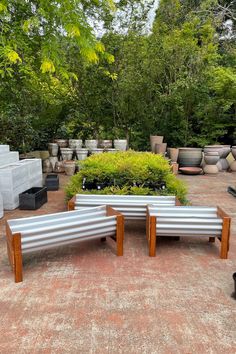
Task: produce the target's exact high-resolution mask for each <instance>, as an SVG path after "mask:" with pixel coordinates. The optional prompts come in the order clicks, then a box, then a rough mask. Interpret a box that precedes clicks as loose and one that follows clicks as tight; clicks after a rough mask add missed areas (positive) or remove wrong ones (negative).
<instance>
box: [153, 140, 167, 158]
mask: <svg viewBox="0 0 236 354" xmlns="http://www.w3.org/2000/svg"><path fill="white" fill-rule="evenodd" d="M166 147H167V143H162V144H156V145H155V153H156V154H162V155H163V156H165V153H166Z"/></svg>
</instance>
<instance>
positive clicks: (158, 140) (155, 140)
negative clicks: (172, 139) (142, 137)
mask: <svg viewBox="0 0 236 354" xmlns="http://www.w3.org/2000/svg"><path fill="white" fill-rule="evenodd" d="M163 139H164V137H163V136H161V135H150V144H151V150H152V152H155V151H156V144H162V143H163Z"/></svg>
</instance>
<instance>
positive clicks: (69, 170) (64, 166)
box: [43, 156, 77, 176]
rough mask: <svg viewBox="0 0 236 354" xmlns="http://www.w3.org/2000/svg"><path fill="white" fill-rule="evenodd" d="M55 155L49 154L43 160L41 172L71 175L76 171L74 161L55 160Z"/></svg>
mask: <svg viewBox="0 0 236 354" xmlns="http://www.w3.org/2000/svg"><path fill="white" fill-rule="evenodd" d="M55 158H56V157H54V156H51V157H49V159H46V160H44V161H43V173H51V172H56V173H64V172H65V174H66V175H67V176H73V175H74V173H75V171H76V167H77V166H76V163H75V161H55V160H53V159H55Z"/></svg>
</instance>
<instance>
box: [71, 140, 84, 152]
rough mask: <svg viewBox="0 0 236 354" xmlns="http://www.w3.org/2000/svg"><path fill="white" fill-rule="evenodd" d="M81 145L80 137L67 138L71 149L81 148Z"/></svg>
mask: <svg viewBox="0 0 236 354" xmlns="http://www.w3.org/2000/svg"><path fill="white" fill-rule="evenodd" d="M82 146H83V140H81V139H70V140H69V147H70V149H72V150H76V149H81V148H82Z"/></svg>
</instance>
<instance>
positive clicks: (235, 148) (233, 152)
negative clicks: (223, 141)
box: [231, 146, 236, 160]
mask: <svg viewBox="0 0 236 354" xmlns="http://www.w3.org/2000/svg"><path fill="white" fill-rule="evenodd" d="M231 153H232V155H233V157H234V159H235V160H236V146H232V149H231Z"/></svg>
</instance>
